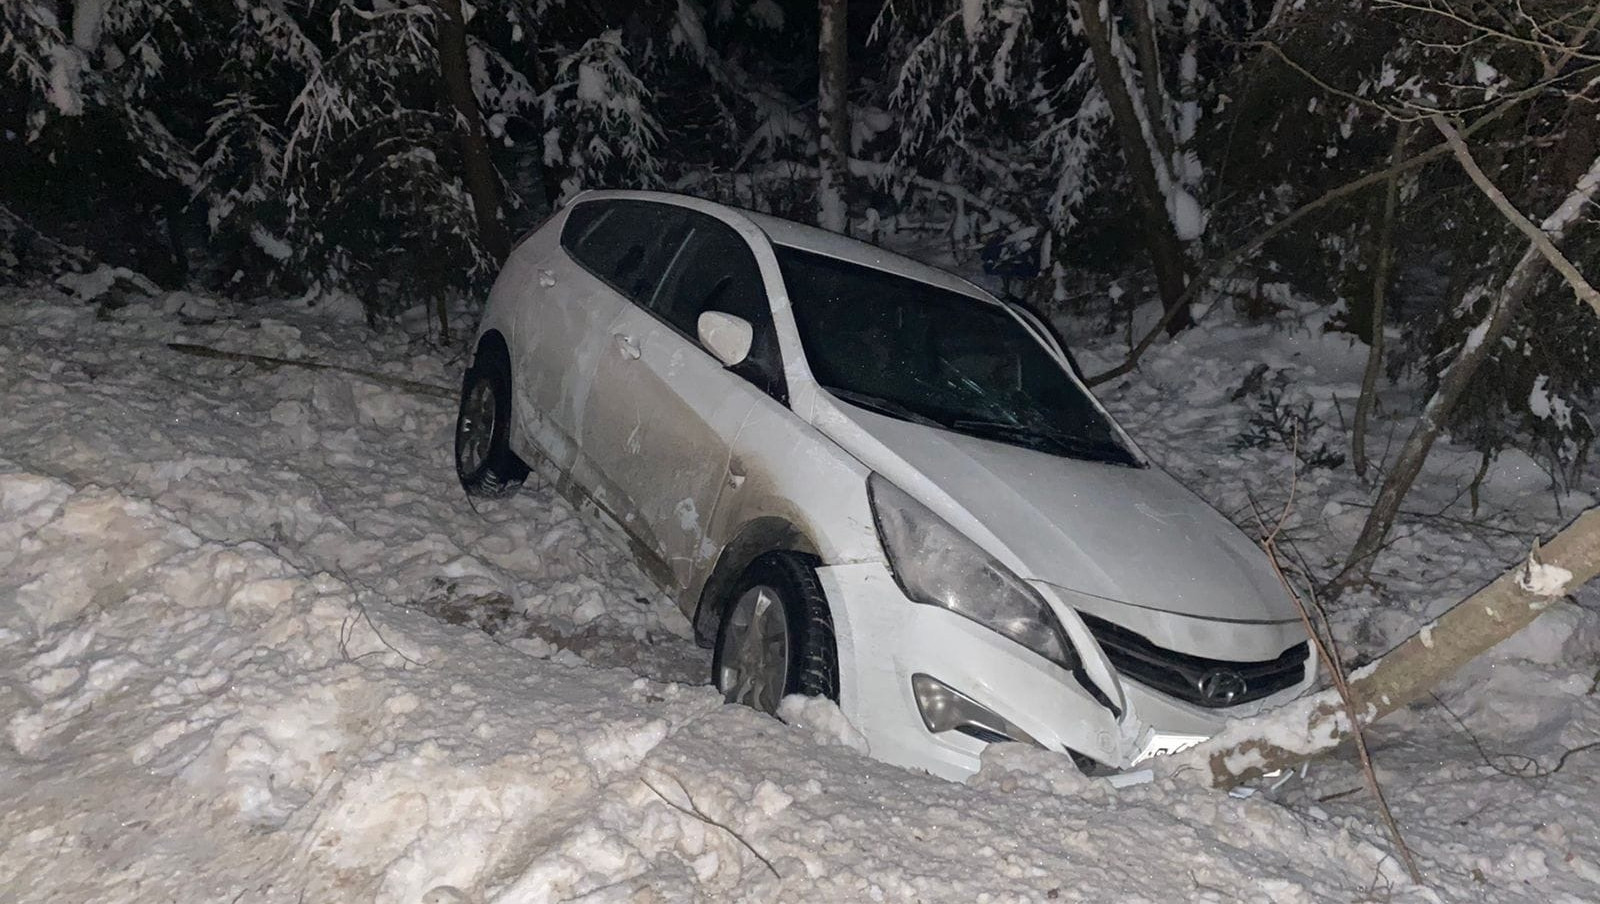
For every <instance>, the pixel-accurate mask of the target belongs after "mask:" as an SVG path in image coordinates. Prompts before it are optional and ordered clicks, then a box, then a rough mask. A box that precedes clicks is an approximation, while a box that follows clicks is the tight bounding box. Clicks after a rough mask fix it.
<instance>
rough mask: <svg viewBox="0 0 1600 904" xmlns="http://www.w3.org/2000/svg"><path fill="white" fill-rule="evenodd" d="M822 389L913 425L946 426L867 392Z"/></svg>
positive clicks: (898, 403) (893, 401) (835, 387)
mask: <svg viewBox="0 0 1600 904" xmlns="http://www.w3.org/2000/svg"><path fill="white" fill-rule="evenodd" d="M822 388H823V389H826V390H827V391H828V392H830V393H833V394H834V395H836V396H838V397H839V398H841V399H844V400H845V401H846V402H849V403H850V404H852V405H857V406H860V407H862V408H865V409H867V410H868V411H874V412H877V413H878V414H883V415H888V416H889V417H892V418H899V419H900V420H903V421H910V422H911V423H913V424H921V425H922V426H924V427H943V426H945V425H944V423H943V422H941V421H936V420H934V419H933V418H931V417H928V416H927V415H925V414H919V413H917V412H916V411H913V410H911V409H910V408H908V407H906V406H905V405H903V404H901V403H900V402H896V401H895V400H894V399H886V398H883V397H882V396H875V395H871V394H869V393H865V392H856V391H855V390H853V389H840V388H839V387H837V386H824V387H822Z"/></svg>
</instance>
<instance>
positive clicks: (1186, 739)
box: [1134, 731, 1208, 763]
mask: <svg viewBox="0 0 1600 904" xmlns="http://www.w3.org/2000/svg"><path fill="white" fill-rule="evenodd" d="M1207 737H1208V736H1207V735H1192V734H1162V733H1161V732H1159V731H1158V732H1156V733H1155V735H1154V736H1153V737H1151V738H1150V743H1148V744H1146V745H1144V751H1143V752H1141V753H1140V754H1139V756H1138V757H1136V758H1135V759H1134V762H1135V763H1141V762H1144V761H1145V760H1148V759H1150V758H1151V757H1153V756H1166V755H1167V754H1169V753H1178V752H1179V751H1183V750H1188V749H1189V748H1190V747H1193V746H1194V745H1196V744H1198V743H1200V742H1201V741H1204V740H1206V739H1207Z"/></svg>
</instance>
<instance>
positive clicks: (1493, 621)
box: [1178, 508, 1600, 788]
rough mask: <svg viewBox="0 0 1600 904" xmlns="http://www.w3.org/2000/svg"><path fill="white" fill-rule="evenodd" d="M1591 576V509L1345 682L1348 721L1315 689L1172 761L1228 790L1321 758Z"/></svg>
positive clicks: (1597, 560)
mask: <svg viewBox="0 0 1600 904" xmlns="http://www.w3.org/2000/svg"><path fill="white" fill-rule="evenodd" d="M1597 573H1600V508H1596V509H1590V510H1588V511H1586V512H1584V513H1583V514H1582V515H1580V516H1578V518H1577V519H1576V520H1574V521H1573V522H1572V523H1571V524H1569V525H1567V526H1566V527H1565V528H1563V529H1562V530H1561V531H1560V532H1559V533H1557V534H1556V535H1555V537H1553V538H1552V539H1551V540H1550V542H1549V543H1548V544H1546V545H1544V546H1543V547H1542V548H1541V547H1538V546H1535V547H1534V550H1533V552H1532V553H1530V554H1529V556H1528V558H1527V560H1526V561H1524V562H1520V563H1518V564H1517V565H1516V566H1514V567H1512V568H1511V569H1509V570H1508V571H1506V572H1505V573H1504V574H1502V575H1501V576H1500V577H1498V578H1496V579H1494V580H1493V581H1491V582H1489V583H1488V584H1487V585H1485V586H1484V587H1483V588H1482V589H1480V590H1478V591H1477V592H1476V593H1474V594H1472V595H1471V596H1469V597H1467V598H1466V599H1465V600H1463V601H1461V602H1459V603H1457V604H1456V605H1455V606H1454V607H1452V608H1451V609H1450V611H1448V612H1446V613H1444V614H1443V615H1441V616H1440V617H1439V618H1438V619H1436V620H1434V621H1433V622H1430V623H1429V624H1427V625H1424V626H1423V627H1422V629H1421V630H1420V631H1418V632H1417V633H1416V634H1413V635H1412V636H1411V637H1410V638H1408V639H1407V640H1406V641H1405V642H1404V643H1402V644H1400V645H1399V646H1397V647H1395V648H1394V649H1393V650H1390V651H1389V652H1388V653H1386V654H1384V656H1383V657H1382V658H1381V659H1379V660H1378V661H1377V662H1375V663H1373V664H1371V665H1370V666H1367V667H1365V668H1362V669H1360V670H1358V671H1357V672H1356V673H1355V674H1353V675H1352V676H1351V678H1350V681H1349V694H1350V699H1351V700H1352V702H1353V703H1354V710H1355V712H1356V713H1357V718H1352V717H1351V715H1350V714H1349V711H1347V709H1346V708H1345V706H1344V704H1343V702H1342V701H1341V700H1340V699H1339V697H1338V695H1337V694H1336V693H1335V692H1334V691H1332V690H1328V691H1323V692H1321V693H1319V694H1316V695H1314V696H1312V697H1308V698H1306V699H1304V700H1300V701H1297V702H1296V703H1292V704H1290V705H1289V706H1287V707H1285V708H1284V709H1283V710H1280V715H1279V716H1278V717H1277V718H1276V719H1274V718H1272V717H1268V718H1266V719H1264V720H1262V721H1260V722H1257V723H1255V724H1248V723H1236V724H1235V725H1234V726H1233V727H1232V730H1225V731H1224V732H1223V734H1222V735H1220V736H1219V737H1218V738H1217V739H1215V740H1213V741H1211V742H1210V743H1208V744H1205V745H1202V747H1199V748H1196V749H1195V751H1193V752H1192V753H1190V754H1184V755H1181V756H1180V758H1179V760H1178V761H1179V762H1191V763H1195V764H1197V765H1202V766H1203V773H1204V780H1205V781H1206V782H1207V783H1208V784H1211V785H1213V786H1216V787H1223V788H1228V787H1233V786H1235V785H1238V784H1239V783H1241V782H1245V781H1249V780H1251V779H1254V778H1259V777H1261V776H1263V775H1265V774H1267V773H1269V772H1274V771H1276V770H1278V769H1286V768H1289V767H1291V766H1296V765H1298V764H1300V763H1302V762H1304V761H1306V760H1309V759H1312V758H1314V757H1318V756H1321V755H1323V754H1326V753H1328V752H1330V751H1332V750H1333V749H1334V748H1336V747H1338V746H1339V745H1340V744H1342V743H1344V742H1345V741H1346V740H1348V739H1349V738H1350V735H1351V732H1352V730H1353V729H1356V728H1364V727H1366V726H1368V725H1371V724H1372V723H1374V722H1376V721H1378V720H1379V719H1382V718H1383V717H1384V716H1387V715H1389V714H1390V713H1392V712H1395V711H1396V710H1398V709H1400V708H1402V707H1404V706H1407V705H1408V704H1410V703H1412V702H1414V701H1416V700H1420V699H1422V698H1423V697H1425V696H1427V695H1428V694H1429V693H1430V692H1431V691H1432V690H1433V689H1434V688H1435V687H1437V686H1438V685H1439V683H1440V682H1442V681H1444V680H1445V679H1446V678H1448V677H1450V676H1451V675H1453V674H1455V673H1456V672H1457V671H1458V670H1460V669H1461V668H1462V667H1463V666H1465V665H1467V663H1469V662H1471V661H1472V660H1474V659H1476V658H1477V657H1478V656H1480V655H1482V654H1483V653H1485V652H1487V651H1488V650H1489V649H1490V648H1492V647H1494V646H1495V645H1496V644H1498V643H1500V642H1501V641H1503V640H1506V639H1507V638H1509V637H1511V636H1512V635H1514V634H1516V633H1517V632H1518V631H1521V630H1522V629H1523V628H1525V627H1527V626H1528V625H1529V624H1531V623H1532V622H1533V620H1534V619H1536V618H1538V617H1539V615H1540V613H1542V612H1544V610H1545V609H1547V608H1549V607H1550V606H1551V605H1552V604H1553V603H1554V602H1555V601H1557V600H1558V599H1560V598H1562V597H1563V596H1564V595H1566V594H1568V593H1570V592H1572V591H1574V590H1576V589H1577V588H1579V587H1581V586H1583V585H1584V584H1586V583H1588V582H1589V581H1590V580H1592V579H1593V578H1594V577H1595V575H1596V574H1597ZM1185 757H1189V758H1192V759H1187V760H1186V759H1184V758H1185Z"/></svg>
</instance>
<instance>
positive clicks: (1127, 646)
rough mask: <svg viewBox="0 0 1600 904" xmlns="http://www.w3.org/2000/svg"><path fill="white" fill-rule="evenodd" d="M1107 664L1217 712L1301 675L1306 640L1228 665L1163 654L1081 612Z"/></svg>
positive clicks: (1281, 686)
mask: <svg viewBox="0 0 1600 904" xmlns="http://www.w3.org/2000/svg"><path fill="white" fill-rule="evenodd" d="M1079 615H1081V616H1083V622H1084V624H1085V625H1087V626H1088V627H1089V631H1090V633H1092V634H1093V635H1094V638H1095V640H1098V641H1099V642H1100V648H1101V649H1102V650H1104V651H1105V654H1106V658H1107V659H1109V660H1111V665H1112V667H1113V668H1115V669H1116V670H1117V671H1118V672H1120V673H1121V674H1122V675H1123V676H1124V677H1127V678H1131V679H1133V680H1134V681H1137V682H1139V683H1140V684H1143V685H1144V686H1146V687H1148V688H1151V689H1152V690H1157V691H1160V692H1161V693H1163V694H1167V695H1169V696H1172V697H1177V698H1178V699H1179V700H1183V701H1186V702H1189V703H1193V704H1195V705H1197V706H1204V707H1208V708H1211V709H1221V708H1223V707H1228V706H1238V705H1240V704H1241V703H1249V702H1251V701H1253V700H1260V699H1261V698H1263V697H1270V696H1272V695H1273V694H1276V693H1277V692H1278V691H1281V690H1283V689H1284V688H1289V687H1293V686H1294V685H1296V684H1298V683H1299V682H1300V680H1301V679H1303V678H1304V677H1305V676H1306V654H1307V653H1308V652H1309V648H1308V647H1307V645H1306V642H1305V641H1301V642H1300V643H1297V644H1295V645H1294V646H1292V647H1290V648H1289V649H1287V650H1284V651H1283V654H1282V655H1280V656H1279V657H1278V658H1276V659H1269V660H1267V661H1266V662H1230V661H1228V660H1224V659H1206V658H1204V657H1202V656H1190V655H1189V654H1187V653H1179V652H1178V651H1176V650H1168V649H1165V648H1163V647H1158V646H1156V645H1155V644H1153V643H1151V642H1150V641H1149V640H1148V639H1146V638H1145V637H1144V636H1143V635H1140V634H1137V633H1135V632H1133V631H1130V630H1128V629H1127V628H1124V627H1121V626H1119V625H1114V624H1112V623H1111V622H1108V621H1106V620H1105V619H1101V618H1095V617H1094V616H1092V615H1089V614H1087V613H1083V612H1080V613H1079Z"/></svg>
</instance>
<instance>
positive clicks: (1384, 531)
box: [1333, 130, 1600, 587]
mask: <svg viewBox="0 0 1600 904" xmlns="http://www.w3.org/2000/svg"><path fill="white" fill-rule="evenodd" d="M1446 134H1447V136H1453V137H1452V139H1451V143H1452V144H1453V145H1454V146H1455V150H1456V155H1457V158H1458V159H1459V160H1461V163H1462V166H1463V167H1464V168H1466V169H1467V170H1468V172H1469V173H1475V175H1474V178H1475V179H1476V178H1478V177H1479V176H1481V175H1482V173H1481V171H1477V165H1476V164H1474V163H1471V157H1470V155H1468V154H1466V152H1465V147H1466V146H1465V144H1464V143H1462V142H1461V137H1460V136H1459V135H1457V134H1455V132H1454V131H1453V130H1451V131H1449V132H1447V133H1446ZM1491 188H1492V186H1491ZM1597 188H1600V159H1597V160H1596V161H1595V162H1594V164H1593V165H1592V166H1591V167H1590V170H1589V172H1588V173H1586V174H1585V175H1584V177H1583V178H1582V179H1580V180H1579V181H1578V185H1577V187H1576V188H1574V189H1573V190H1572V192H1571V193H1570V194H1568V195H1567V197H1566V199H1565V200H1563V201H1562V202H1561V204H1560V206H1559V207H1557V208H1556V211H1555V212H1554V213H1552V214H1551V215H1550V216H1549V217H1547V218H1546V219H1545V222H1544V224H1543V226H1542V228H1540V227H1531V224H1530V229H1531V231H1532V232H1534V233H1535V237H1534V239H1533V240H1532V241H1530V242H1529V243H1528V250H1527V251H1525V252H1523V255H1522V258H1521V259H1520V260H1518V261H1517V265H1516V266H1515V267H1513V268H1512V270H1511V274H1510V275H1509V276H1507V277H1506V281H1505V283H1504V284H1503V285H1501V287H1500V291H1499V292H1498V293H1496V295H1495V298H1494V301H1493V303H1492V304H1490V306H1489V312H1488V314H1486V315H1485V316H1484V318H1483V320H1482V321H1481V322H1480V323H1479V324H1478V325H1477V326H1476V327H1474V328H1473V330H1472V332H1471V333H1469V334H1467V341H1466V343H1465V344H1464V345H1463V346H1462V347H1461V351H1460V352H1459V353H1458V354H1457V355H1456V357H1455V360H1453V361H1451V362H1450V364H1449V366H1448V367H1446V368H1445V371H1444V374H1443V375H1442V376H1441V377H1440V378H1439V388H1438V389H1436V390H1434V393H1433V397H1432V398H1430V399H1428V403H1427V405H1425V406H1424V407H1423V409H1422V417H1421V418H1420V419H1419V420H1418V421H1417V426H1416V427H1415V428H1413V429H1412V431H1411V435H1410V436H1408V437H1407V438H1406V442H1405V445H1404V446H1403V447H1402V448H1401V449H1400V456H1399V458H1397V459H1396V460H1395V463H1394V466H1393V467H1392V468H1390V470H1389V473H1388V474H1386V475H1384V479H1383V485H1382V486H1381V487H1379V489H1378V498H1377V500H1376V501H1375V502H1374V503H1373V506H1372V511H1371V512H1369V513H1368V514H1367V521H1366V523H1365V524H1363V525H1362V526H1361V535H1360V536H1359V537H1357V538H1356V542H1355V546H1354V547H1352V548H1351V550H1350V556H1349V558H1348V559H1346V560H1345V564H1344V569H1343V570H1342V571H1340V572H1339V575H1338V576H1337V577H1335V578H1334V579H1333V585H1334V586H1336V587H1340V586H1345V585H1347V584H1349V583H1351V582H1352V581H1354V580H1359V579H1363V578H1365V577H1366V575H1367V574H1368V573H1369V572H1370V571H1371V570H1372V561H1373V559H1374V558H1376V557H1377V554H1378V551H1379V550H1380V549H1382V548H1383V541H1384V538H1385V537H1387V536H1388V534H1389V529H1390V528H1391V527H1393V526H1394V519H1395V516H1396V515H1398V514H1399V512H1400V503H1401V502H1402V501H1403V500H1404V499H1405V496H1406V493H1407V492H1408V491H1409V490H1410V489H1411V483H1412V481H1414V480H1416V478H1417V475H1418V474H1419V473H1421V471H1422V465H1423V463H1424V462H1425V461H1427V459H1428V452H1429V451H1430V450H1431V449H1432V448H1433V441H1434V440H1436V439H1438V438H1439V432H1440V431H1441V430H1442V429H1443V426H1444V422H1445V421H1446V420H1447V419H1448V418H1449V416H1450V412H1451V411H1453V410H1454V409H1455V406H1456V402H1457V401H1459V400H1460V398H1461V394H1462V392H1464V391H1465V390H1466V388H1467V384H1468V383H1469V382H1471V380H1472V375H1473V374H1475V373H1477V370H1478V367H1479V366H1480V365H1481V364H1483V362H1484V361H1485V360H1486V359H1487V358H1488V357H1489V352H1490V350H1491V349H1492V348H1494V345H1495V343H1497V342H1499V340H1500V337H1501V336H1502V335H1504V333H1505V331H1506V328H1507V327H1508V326H1510V325H1511V321H1512V320H1513V319H1514V318H1515V317H1516V315H1517V311H1519V310H1520V309H1521V308H1522V305H1523V303H1524V302H1526V301H1527V300H1528V298H1530V297H1531V296H1532V295H1533V292H1534V289H1535V288H1537V287H1538V284H1539V278H1540V277H1541V276H1543V275H1544V269H1545V267H1546V266H1548V262H1549V260H1550V259H1552V258H1553V259H1557V260H1559V261H1561V262H1564V263H1565V264H1566V266H1567V267H1571V263H1570V262H1568V261H1566V258H1565V257H1564V256H1562V255H1561V252H1560V250H1559V248H1558V245H1559V244H1560V242H1561V240H1562V239H1563V238H1564V237H1565V235H1566V228H1567V226H1568V225H1569V224H1570V223H1571V221H1572V220H1573V219H1574V218H1575V217H1576V216H1577V214H1578V212H1579V211H1581V210H1582V209H1583V208H1584V207H1585V206H1586V205H1587V204H1588V203H1589V202H1590V201H1591V200H1592V199H1593V198H1594V196H1595V192H1596V189H1597ZM1485 193H1488V190H1487V189H1486V190H1485ZM1500 200H1501V201H1503V200H1504V196H1503V195H1502V196H1501V197H1500ZM1519 216H1520V215H1519ZM1585 285H1587V284H1585ZM1590 291H1591V292H1592V291H1593V290H1592V289H1591V290H1590ZM1579 294H1580V296H1581V295H1582V293H1581V292H1580V293H1579ZM1586 300H1587V299H1586ZM1596 310H1597V312H1600V306H1597V307H1596Z"/></svg>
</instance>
